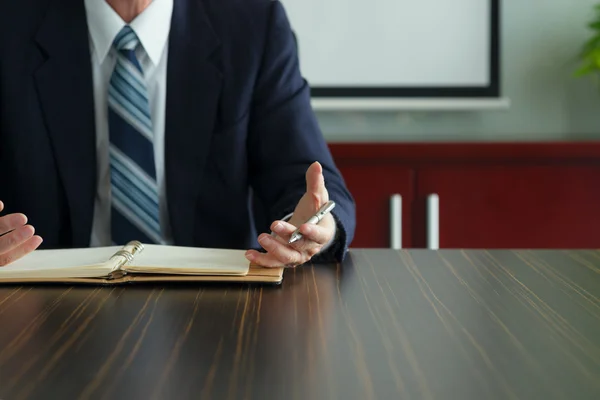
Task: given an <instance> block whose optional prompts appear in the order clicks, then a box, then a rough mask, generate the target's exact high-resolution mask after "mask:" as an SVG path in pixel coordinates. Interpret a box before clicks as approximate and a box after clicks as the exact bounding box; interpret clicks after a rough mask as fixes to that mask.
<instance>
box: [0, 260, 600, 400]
mask: <svg viewBox="0 0 600 400" xmlns="http://www.w3.org/2000/svg"><path fill="white" fill-rule="evenodd" d="M21 398H39V399H76V398H106V399H144V400H146V399H187V398H206V399H246V398H247V399H303V400H305V399H311V400H312V399H375V398H377V399H405V398H407V399H461V400H464V399H467V400H468V399H477V400H480V399H517V398H519V399H562V398H564V399H578V400H580V399H596V400H597V399H600V251H514V252H513V251H458V250H442V251H427V250H410V251H392V250H352V251H351V254H350V255H349V257H348V259H347V261H346V262H345V263H344V264H343V265H340V266H335V265H319V266H314V267H313V266H306V267H301V268H298V269H296V270H288V271H287V272H286V275H285V280H284V284H283V285H282V286H280V287H269V286H266V287H246V286H229V287H226V286H202V287H199V286H193V285H171V286H136V287H114V288H109V287H104V288H100V287H67V286H65V287H61V286H49V287H35V288H31V287H17V286H15V287H3V288H1V289H0V399H5V400H15V399H21Z"/></svg>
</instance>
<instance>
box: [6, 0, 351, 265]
mask: <svg viewBox="0 0 600 400" xmlns="http://www.w3.org/2000/svg"><path fill="white" fill-rule="evenodd" d="M0 5H1V7H0V9H1V10H2V12H0V200H2V203H0V212H1V214H0V235H1V236H0V265H7V264H9V263H11V262H13V261H14V260H17V259H19V258H21V257H24V256H26V255H27V254H28V253H30V252H32V251H34V250H35V249H37V248H69V247H87V246H101V245H111V244H123V243H125V242H127V241H129V240H134V239H135V240H141V241H144V242H147V243H163V244H175V245H181V246H198V247H221V248H222V247H225V248H242V249H247V252H246V257H247V258H248V260H250V261H253V262H256V263H258V264H261V265H264V266H267V267H269V266H275V265H282V264H285V265H291V266H296V265H300V264H303V263H305V262H307V261H309V260H313V261H324V260H327V261H330V260H341V259H342V258H343V257H344V255H345V253H346V251H347V248H348V245H349V243H350V242H351V240H352V238H353V234H354V229H355V209H354V203H353V199H352V197H351V195H350V193H349V192H348V190H347V189H346V187H345V184H344V181H343V179H342V177H341V175H340V173H339V171H338V170H337V168H336V166H335V164H334V162H333V160H332V158H331V155H330V153H329V151H328V148H327V146H326V143H325V141H324V140H323V137H322V135H321V132H320V130H319V127H318V125H317V121H316V118H315V115H314V113H313V112H312V110H311V107H310V93H309V87H308V85H307V83H306V82H305V81H304V79H303V78H302V76H301V73H300V70H299V65H298V60H297V52H296V47H295V45H294V38H293V34H292V31H291V28H290V26H289V23H288V19H287V17H286V15H285V12H284V9H283V7H282V5H281V4H280V3H279V2H278V1H273V0H29V1H26V2H25V1H12V0H0ZM328 199H331V200H334V201H335V202H336V203H337V206H336V207H335V209H334V210H333V212H332V213H331V214H329V215H328V216H327V217H326V218H325V219H324V220H322V221H321V223H319V224H318V225H307V224H304V222H305V221H306V220H307V219H308V218H309V217H310V216H311V215H312V214H313V213H314V212H315V211H317V209H318V208H319V207H320V206H321V205H322V204H324V203H325V202H326V201H327V200H328ZM2 209H4V210H3V212H2ZM297 227H300V229H301V232H302V233H303V235H304V237H303V239H302V240H300V241H298V242H296V243H293V244H288V241H287V238H289V236H290V234H291V233H292V232H293V231H294V230H295V229H296V228H297Z"/></svg>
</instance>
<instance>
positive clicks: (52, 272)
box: [0, 246, 122, 280]
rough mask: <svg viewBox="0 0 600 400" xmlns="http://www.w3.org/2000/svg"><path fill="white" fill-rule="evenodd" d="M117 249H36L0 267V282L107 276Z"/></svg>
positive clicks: (113, 263) (119, 247) (113, 265)
mask: <svg viewBox="0 0 600 400" xmlns="http://www.w3.org/2000/svg"><path fill="white" fill-rule="evenodd" d="M121 248H122V247H121V246H110V247H96V248H82V249H56V250H55V249H52V250H36V251H34V252H33V253H31V254H28V255H26V256H25V257H22V258H20V259H19V260H16V261H15V262H13V263H11V264H9V265H7V266H6V267H0V280H1V279H8V278H26V277H32V278H84V277H85V278H94V277H100V276H105V275H107V274H108V273H109V272H110V271H112V269H113V268H114V267H115V266H116V262H117V261H113V262H112V263H108V262H107V261H108V260H109V259H110V257H111V256H112V255H113V254H114V253H115V252H116V251H118V250H120V249H121Z"/></svg>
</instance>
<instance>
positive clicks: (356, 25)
mask: <svg viewBox="0 0 600 400" xmlns="http://www.w3.org/2000/svg"><path fill="white" fill-rule="evenodd" d="M281 2H282V4H283V5H284V7H285V10H286V12H287V15H288V18H289V20H290V23H291V25H292V29H293V31H294V33H295V35H296V37H297V41H298V52H299V58H300V68H301V72H302V74H303V76H304V77H305V78H306V79H307V81H308V82H309V84H310V85H311V86H312V87H330V88H332V87H333V88H343V87H406V88H411V87H418V88H451V87H473V86H475V87H483V86H488V85H490V84H491V83H492V82H491V80H492V77H491V76H490V69H491V67H490V46H491V39H490V31H491V18H490V15H491V11H492V1H491V0H281Z"/></svg>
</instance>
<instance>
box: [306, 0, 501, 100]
mask: <svg viewBox="0 0 600 400" xmlns="http://www.w3.org/2000/svg"><path fill="white" fill-rule="evenodd" d="M489 1H490V2H491V6H490V15H489V17H490V33H489V39H490V47H489V48H490V52H489V60H490V62H489V66H490V71H489V76H490V83H489V84H488V85H486V86H465V87H458V86H440V87H438V86H428V87H414V86H410V87H409V86H399V87H390V86H385V87H369V86H355V87H350V86H335V87H326V86H318V85H314V86H313V85H310V82H309V85H310V86H311V97H312V98H313V99H326V98H332V99H336V100H334V101H333V103H332V102H329V103H330V104H341V103H339V99H344V98H351V99H381V98H389V99H393V101H391V102H388V103H390V104H393V103H394V101H396V103H398V99H403V98H421V99H440V98H445V99H455V98H465V99H472V98H482V99H484V98H488V99H498V98H500V97H501V90H500V88H501V82H500V62H501V59H500V58H501V57H500V0H489ZM294 39H295V37H294ZM351 103H352V102H350V103H349V104H351ZM375 103H377V101H376V100H375ZM500 103H502V104H504V103H506V101H505V100H504V101H501V102H500ZM322 104H327V102H325V103H323V102H320V101H319V102H317V105H322ZM365 105H366V103H365ZM366 106H367V107H369V105H366ZM323 107H325V106H323ZM361 108H364V107H361Z"/></svg>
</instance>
